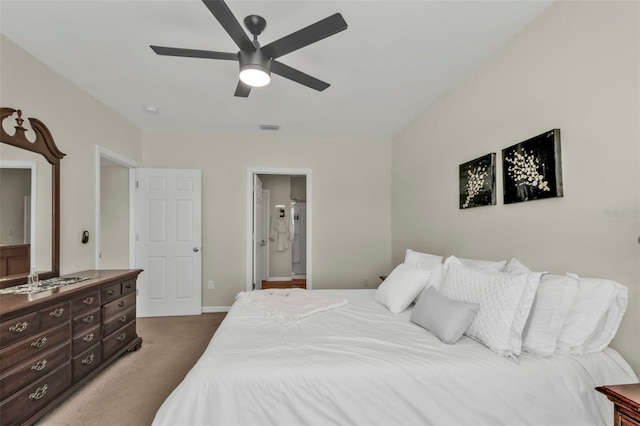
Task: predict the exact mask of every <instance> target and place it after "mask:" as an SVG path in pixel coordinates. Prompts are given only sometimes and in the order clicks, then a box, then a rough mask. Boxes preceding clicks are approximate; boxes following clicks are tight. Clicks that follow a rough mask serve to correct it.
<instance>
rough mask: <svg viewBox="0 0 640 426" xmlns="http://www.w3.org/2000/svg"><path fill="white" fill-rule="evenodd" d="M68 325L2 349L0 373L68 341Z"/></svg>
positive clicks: (0, 352) (62, 325)
mask: <svg viewBox="0 0 640 426" xmlns="http://www.w3.org/2000/svg"><path fill="white" fill-rule="evenodd" d="M69 334H70V332H69V324H61V325H59V326H58V327H55V328H52V329H49V330H47V331H44V332H42V333H39V334H36V335H35V336H31V337H30V338H28V339H25V340H23V341H21V342H18V343H16V344H14V345H13V346H10V347H7V348H4V347H3V348H2V351H0V371H7V370H8V369H10V368H11V367H13V366H15V365H17V364H19V363H21V362H23V361H25V360H27V359H31V358H32V357H36V356H39V355H40V354H42V353H44V352H47V351H49V350H51V348H53V347H55V346H58V345H60V344H61V343H65V342H68V341H69V338H70V335H69Z"/></svg>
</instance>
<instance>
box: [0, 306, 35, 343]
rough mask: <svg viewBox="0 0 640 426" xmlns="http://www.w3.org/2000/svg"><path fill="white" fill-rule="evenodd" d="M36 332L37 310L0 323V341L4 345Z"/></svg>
mask: <svg viewBox="0 0 640 426" xmlns="http://www.w3.org/2000/svg"><path fill="white" fill-rule="evenodd" d="M37 332H38V312H32V313H30V314H27V315H23V316H21V317H17V318H14V319H11V320H7V321H3V322H2V323H0V342H2V346H3V347H4V346H6V345H10V344H11V343H13V342H17V341H18V340H20V339H23V338H25V337H27V336H30V335H32V334H35V333H37Z"/></svg>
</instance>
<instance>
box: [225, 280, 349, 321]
mask: <svg viewBox="0 0 640 426" xmlns="http://www.w3.org/2000/svg"><path fill="white" fill-rule="evenodd" d="M237 298H238V299H240V300H244V301H246V302H247V303H249V304H251V305H253V306H254V307H256V308H257V309H259V310H261V311H263V312H265V313H266V314H267V315H269V316H273V317H275V318H277V319H280V320H286V321H291V320H299V319H302V318H304V317H308V316H309V315H313V314H316V313H318V312H322V311H328V310H329V309H335V308H338V307H340V306H343V305H346V304H347V299H334V298H331V297H326V296H321V295H319V294H317V293H314V292H310V291H307V290H304V289H301V288H287V289H283V288H277V289H270V290H256V291H249V292H245V291H243V292H241V293H239V294H238V296H237Z"/></svg>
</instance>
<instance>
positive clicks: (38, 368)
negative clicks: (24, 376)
mask: <svg viewBox="0 0 640 426" xmlns="http://www.w3.org/2000/svg"><path fill="white" fill-rule="evenodd" d="M46 366H47V360H46V359H43V360H42V361H40V362H38V363H37V364H36V365H34V366H32V367H31V369H32V370H33V371H42V370H44V368H45V367H46Z"/></svg>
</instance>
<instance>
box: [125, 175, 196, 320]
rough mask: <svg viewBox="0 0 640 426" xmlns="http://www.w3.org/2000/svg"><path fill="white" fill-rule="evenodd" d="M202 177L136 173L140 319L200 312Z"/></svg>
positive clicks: (138, 307) (137, 265)
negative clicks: (140, 272) (140, 271)
mask: <svg viewBox="0 0 640 426" xmlns="http://www.w3.org/2000/svg"><path fill="white" fill-rule="evenodd" d="M201 198H202V174H201V171H200V170H178V169H137V188H136V240H137V244H136V267H137V268H140V269H143V270H144V272H143V273H142V274H140V277H139V279H138V289H139V294H138V306H137V309H138V312H137V314H138V316H142V317H144V316H170V315H200V314H201V313H202V284H201V282H202V279H201V278H202V252H201V244H202V210H201V209H202V207H201V206H202V200H201Z"/></svg>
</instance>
